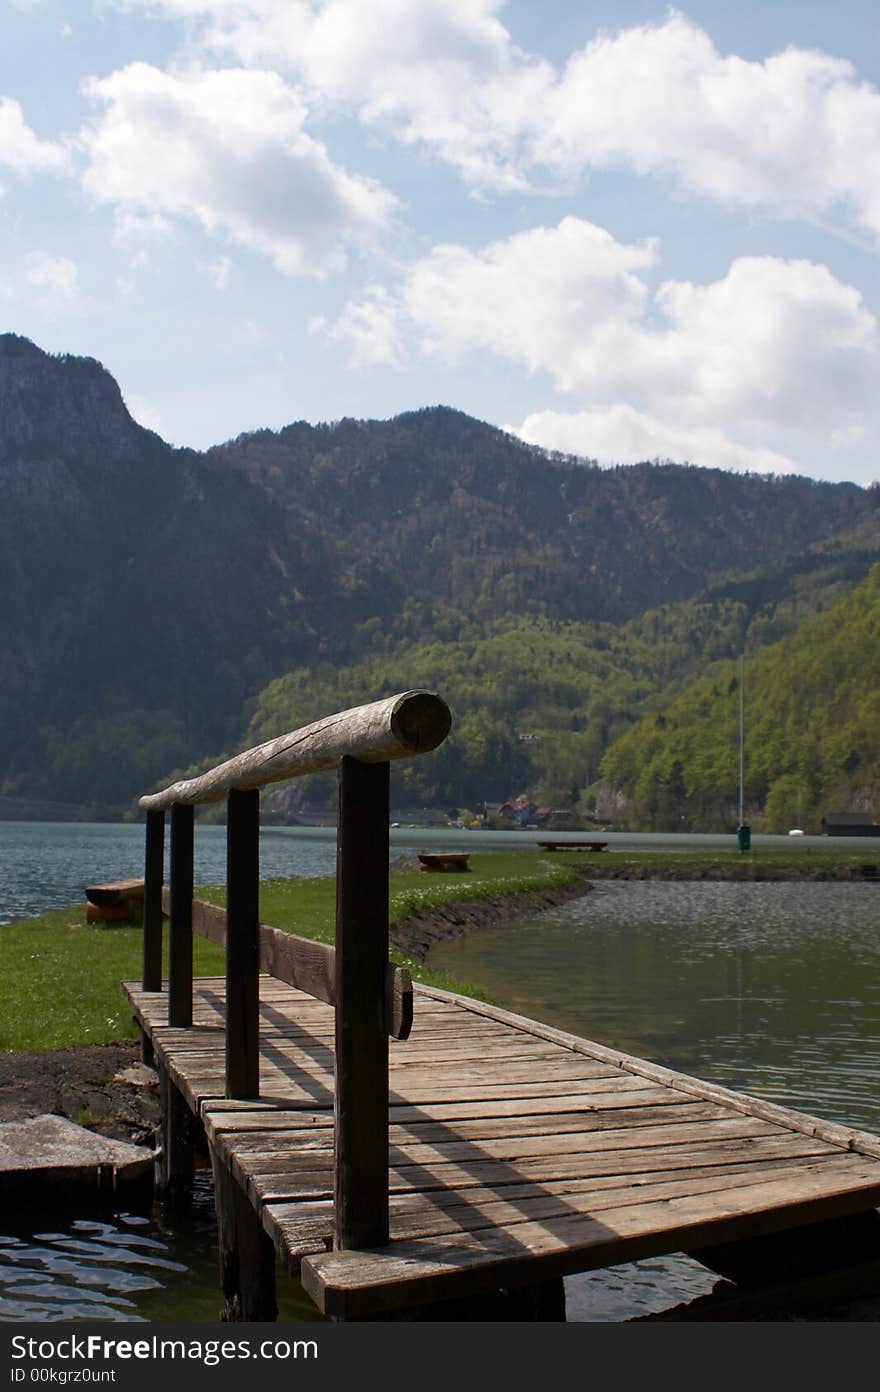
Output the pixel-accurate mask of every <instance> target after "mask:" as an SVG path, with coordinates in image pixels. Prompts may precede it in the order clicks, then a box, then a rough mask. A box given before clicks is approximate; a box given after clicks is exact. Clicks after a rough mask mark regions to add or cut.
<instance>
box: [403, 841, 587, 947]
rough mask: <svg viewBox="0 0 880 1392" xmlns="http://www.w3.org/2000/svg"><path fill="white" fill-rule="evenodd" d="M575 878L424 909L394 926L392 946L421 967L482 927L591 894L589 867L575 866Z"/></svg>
mask: <svg viewBox="0 0 880 1392" xmlns="http://www.w3.org/2000/svg"><path fill="white" fill-rule="evenodd" d="M571 868H572V870H573V871H574V875H575V878H574V879H573V880H570V881H569V882H568V883H567V884H564V885H560V886H559V887H558V888H556V889H529V890H514V891H512V892H511V893H508V894H493V895H487V896H486V897H484V898H480V899H456V900H453V901H452V902H451V903H448V904H442V905H438V907H437V908H435V909H420V910H418V911H416V912H415V913H411V914H407V915H406V917H405V918H401V919H399V920H398V921H397V922H396V923H392V925H391V928H390V934H389V936H390V941H391V946H392V947H395V948H397V949H398V951H400V952H405V953H406V955H407V956H408V957H411V958H412V959H413V961H414V962H417V963H418V964H419V965H420V966H425V965H426V964H427V957H428V953H429V952H430V950H431V948H432V947H433V946H434V944H435V943H439V942H447V941H448V940H449V939H450V938H461V937H464V936H465V934H466V933H470V932H473V931H474V930H476V929H479V928H491V927H493V926H494V925H495V924H496V923H507V922H512V921H513V920H514V919H520V918H530V917H531V915H532V914H536V913H541V911H542V910H543V909H552V908H555V907H556V905H557V904H565V903H567V902H568V901H569V900H570V899H581V898H582V897H583V896H584V895H585V894H589V892H590V890H591V888H592V885H591V884H590V878H589V876H588V874H587V867H586V866H583V865H576V866H572V867H571Z"/></svg>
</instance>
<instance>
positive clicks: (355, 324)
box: [308, 285, 402, 367]
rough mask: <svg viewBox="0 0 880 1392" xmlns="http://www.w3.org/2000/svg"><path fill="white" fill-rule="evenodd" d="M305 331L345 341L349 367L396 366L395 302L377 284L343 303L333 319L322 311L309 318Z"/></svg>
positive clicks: (398, 359) (398, 354)
mask: <svg viewBox="0 0 880 1392" xmlns="http://www.w3.org/2000/svg"><path fill="white" fill-rule="evenodd" d="M308 327H309V333H317V334H323V335H324V336H325V337H326V338H328V339H330V340H332V341H333V342H335V343H342V344H345V345H346V347H347V348H348V350H349V363H350V365H351V366H352V367H376V366H383V365H384V366H399V365H400V364H401V362H402V353H401V344H400V336H399V333H398V306H397V304H396V302H395V300H394V298H393V296H392V295H391V294H390V293H389V291H387V290H385V289H384V288H383V287H382V286H381V285H373V286H369V287H368V289H367V290H366V292H365V294H364V297H363V299H361V300H355V301H352V302H351V303H349V304H347V305H346V306H345V308H344V309H343V311H342V314H341V315H340V316H339V318H338V319H337V320H336V321H335V322H334V323H329V322H328V321H327V319H326V317H325V316H324V315H315V317H314V318H313V319H311V320H310V322H309V326H308Z"/></svg>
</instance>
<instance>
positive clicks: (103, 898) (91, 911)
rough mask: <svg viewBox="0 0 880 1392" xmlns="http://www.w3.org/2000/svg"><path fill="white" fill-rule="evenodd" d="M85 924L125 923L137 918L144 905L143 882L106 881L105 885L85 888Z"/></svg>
mask: <svg viewBox="0 0 880 1392" xmlns="http://www.w3.org/2000/svg"><path fill="white" fill-rule="evenodd" d="M86 899H87V900H88V903H87V905H86V922H87V923H126V922H128V921H129V920H130V919H133V918H135V917H137V915H138V914H139V913H140V912H141V911H142V909H143V905H144V882H143V880H108V882H107V883H106V884H95V885H87V886H86Z"/></svg>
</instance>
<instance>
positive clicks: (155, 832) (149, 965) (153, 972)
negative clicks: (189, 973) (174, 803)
mask: <svg viewBox="0 0 880 1392" xmlns="http://www.w3.org/2000/svg"><path fill="white" fill-rule="evenodd" d="M164 879H165V813H164V812H148V813H147V831H146V844H145V847H144V955H143V975H142V979H141V985H142V986H143V988H144V990H145V991H161V990H162V883H163V881H164ZM141 1060H142V1062H143V1063H146V1064H147V1065H148V1066H149V1067H150V1068H152V1067H153V1065H154V1064H155V1061H156V1055H155V1051H154V1049H153V1044H152V1041H151V1039H150V1037H149V1035H147V1034H146V1033H145V1032H144V1031H141Z"/></svg>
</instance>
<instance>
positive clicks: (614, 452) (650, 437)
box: [504, 402, 797, 474]
mask: <svg viewBox="0 0 880 1392" xmlns="http://www.w3.org/2000/svg"><path fill="white" fill-rule="evenodd" d="M504 429H505V430H507V431H509V432H510V434H512V435H519V436H520V438H521V439H523V440H527V441H528V442H529V444H533V445H541V446H542V447H543V448H544V449H550V450H561V451H562V452H563V453H564V454H576V455H580V456H581V457H582V458H587V459H598V460H600V461H601V462H602V463H603V464H638V463H640V462H641V461H643V460H645V459H672V460H676V461H678V462H688V463H691V464H703V465H711V466H712V467H713V468H716V469H731V470H733V471H735V472H751V473H762V474H764V473H772V474H786V473H791V472H793V471H795V470H796V467H797V466H796V464H795V462H794V461H793V460H792V459H789V458H788V457H787V456H786V455H784V454H779V453H777V452H776V451H775V450H770V449H765V448H762V447H760V446H748V445H740V444H737V442H736V441H735V440H731V439H729V438H728V437H727V436H725V434H724V433H723V431H721V430H713V429H711V428H709V427H696V428H694V429H691V430H689V429H687V428H686V427H681V426H679V425H676V424H675V423H670V422H669V421H662V420H658V419H657V417H656V416H653V415H650V414H649V413H648V412H645V411H637V410H636V409H635V408H634V407H633V406H629V405H626V404H625V403H622V402H618V403H617V404H616V405H614V406H608V407H606V408H604V409H602V410H598V411H573V412H569V413H564V412H560V411H535V412H533V413H532V414H531V415H529V416H526V418H525V420H524V421H523V422H522V424H520V425H505V426H504Z"/></svg>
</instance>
